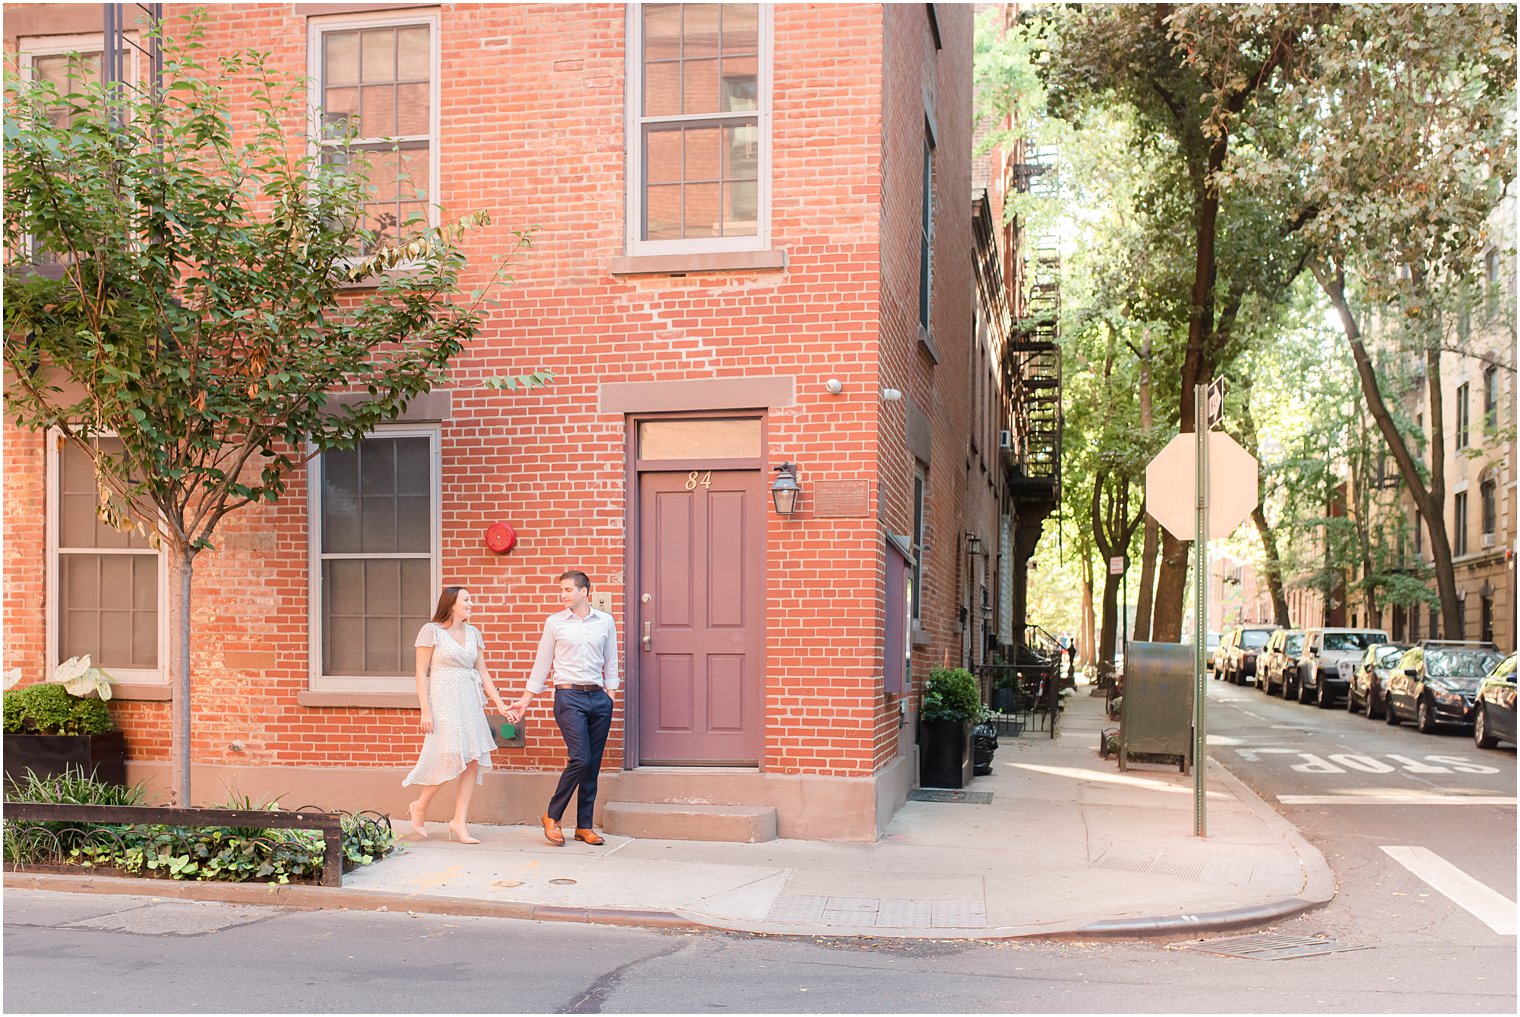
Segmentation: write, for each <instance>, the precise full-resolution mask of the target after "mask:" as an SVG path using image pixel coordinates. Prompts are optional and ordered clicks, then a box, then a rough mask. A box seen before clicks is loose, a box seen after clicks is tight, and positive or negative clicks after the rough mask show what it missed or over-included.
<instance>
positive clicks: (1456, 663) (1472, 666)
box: [1425, 650, 1504, 678]
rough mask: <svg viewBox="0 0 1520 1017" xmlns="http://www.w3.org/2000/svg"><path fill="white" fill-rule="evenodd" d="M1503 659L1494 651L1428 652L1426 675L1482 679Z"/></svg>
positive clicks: (1426, 653)
mask: <svg viewBox="0 0 1520 1017" xmlns="http://www.w3.org/2000/svg"><path fill="white" fill-rule="evenodd" d="M1503 659H1504V658H1503V657H1501V656H1500V655H1499V654H1498V653H1496V652H1495V651H1493V650H1426V651H1425V673H1426V674H1429V675H1434V676H1435V677H1438V678H1482V677H1483V676H1484V675H1486V674H1488V672H1489V671H1491V670H1493V667H1494V665H1495V664H1497V663H1498V662H1499V661H1501V660H1503Z"/></svg>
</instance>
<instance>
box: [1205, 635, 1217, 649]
mask: <svg viewBox="0 0 1520 1017" xmlns="http://www.w3.org/2000/svg"><path fill="white" fill-rule="evenodd" d="M1203 645H1204V646H1206V647H1208V648H1209V649H1211V650H1217V649H1219V633H1218V632H1210V633H1209V634H1208V635H1207V636H1206V637H1205V638H1204V644H1203Z"/></svg>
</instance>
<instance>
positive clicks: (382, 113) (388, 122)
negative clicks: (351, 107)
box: [359, 84, 398, 138]
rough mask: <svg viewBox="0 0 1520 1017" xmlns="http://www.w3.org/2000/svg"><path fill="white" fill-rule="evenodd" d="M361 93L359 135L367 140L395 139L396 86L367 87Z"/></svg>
mask: <svg viewBox="0 0 1520 1017" xmlns="http://www.w3.org/2000/svg"><path fill="white" fill-rule="evenodd" d="M360 92H361V94H360V99H359V101H360V103H361V105H360V107H359V134H360V135H361V136H362V137H365V138H393V137H395V136H396V134H397V133H398V132H397V130H396V86H395V85H390V84H385V85H365V86H364V88H362V89H361V90H360Z"/></svg>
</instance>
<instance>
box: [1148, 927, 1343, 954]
mask: <svg viewBox="0 0 1520 1017" xmlns="http://www.w3.org/2000/svg"><path fill="white" fill-rule="evenodd" d="M1173 948H1174V949H1178V950H1197V951H1198V952H1200V953H1211V954H1215V955H1217V956H1220V957H1244V958H1245V959H1247V960H1292V959H1293V958H1295V957H1317V956H1319V955H1320V954H1327V953H1348V952H1350V951H1352V950H1366V949H1368V948H1367V947H1365V946H1347V945H1346V944H1345V943H1340V942H1337V941H1336V940H1333V939H1322V938H1319V937H1317V936H1278V935H1273V934H1271V933H1262V934H1259V935H1254V936H1230V937H1228V938H1225V939H1210V940H1206V941H1204V942H1202V943H1178V944H1174V947H1173Z"/></svg>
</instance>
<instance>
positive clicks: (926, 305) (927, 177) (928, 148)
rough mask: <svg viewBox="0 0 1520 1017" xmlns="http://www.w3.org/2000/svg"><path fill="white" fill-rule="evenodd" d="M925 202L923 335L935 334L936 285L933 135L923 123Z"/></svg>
mask: <svg viewBox="0 0 1520 1017" xmlns="http://www.w3.org/2000/svg"><path fill="white" fill-rule="evenodd" d="M922 184H923V187H922V193H921V197H922V202H921V206H920V212H919V220H918V227H919V228H918V327H919V330H920V332H921V334H922V335H923V336H924V337H926V338H927V337H928V336H929V335H930V334H932V329H931V325H932V323H933V322H932V313H931V310H932V303H933V299H932V298H933V296H934V293H933V286H934V135H933V133H932V132H931V131H930V129H929V126H928V123H927V122H925V124H924V166H923V177H922Z"/></svg>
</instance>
